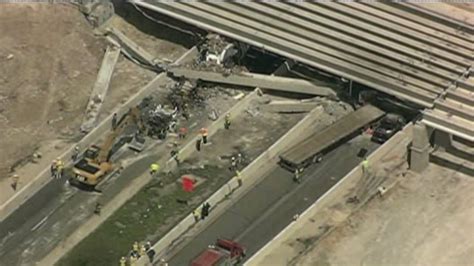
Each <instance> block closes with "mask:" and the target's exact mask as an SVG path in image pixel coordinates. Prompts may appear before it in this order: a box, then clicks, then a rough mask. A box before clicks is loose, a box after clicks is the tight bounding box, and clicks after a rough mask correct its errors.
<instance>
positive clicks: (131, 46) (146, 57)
mask: <svg viewBox="0 0 474 266" xmlns="http://www.w3.org/2000/svg"><path fill="white" fill-rule="evenodd" d="M106 32H107V34H110V35H112V36H108V37H111V38H112V39H113V40H115V41H116V42H118V43H119V44H120V46H121V47H122V49H124V51H123V52H124V53H125V55H127V56H131V57H132V58H136V59H138V60H139V61H140V63H142V64H146V65H149V66H155V65H156V64H157V61H156V58H155V57H154V56H153V55H151V54H150V53H148V52H147V51H146V50H145V49H143V48H142V47H140V46H139V45H138V44H137V43H135V42H134V41H132V40H131V39H130V38H128V37H127V36H126V35H125V34H123V33H122V32H121V31H119V30H118V29H116V28H114V27H110V28H107V29H106Z"/></svg>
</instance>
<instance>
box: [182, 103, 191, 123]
mask: <svg viewBox="0 0 474 266" xmlns="http://www.w3.org/2000/svg"><path fill="white" fill-rule="evenodd" d="M182 115H183V117H184V119H186V120H189V112H188V104H187V103H185V104H183V108H182Z"/></svg>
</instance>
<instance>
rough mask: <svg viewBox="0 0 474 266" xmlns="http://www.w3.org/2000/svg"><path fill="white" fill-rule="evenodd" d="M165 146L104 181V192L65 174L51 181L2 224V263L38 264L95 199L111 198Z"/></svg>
mask: <svg viewBox="0 0 474 266" xmlns="http://www.w3.org/2000/svg"><path fill="white" fill-rule="evenodd" d="M124 148H125V147H124ZM165 149H166V148H165V147H160V148H159V149H157V150H156V151H154V152H153V154H149V155H146V154H144V158H141V159H140V160H136V161H135V162H132V163H131V164H130V165H129V166H128V167H126V168H125V169H124V170H123V172H122V173H121V174H120V176H115V177H112V178H111V179H110V180H109V181H110V182H109V181H106V182H105V183H107V184H106V185H104V187H103V194H99V193H97V192H87V191H82V190H79V189H77V188H75V187H72V186H70V185H68V184H67V183H66V178H63V179H60V180H53V181H52V182H50V183H48V184H47V185H46V186H45V187H43V188H42V189H41V190H40V191H39V192H38V193H36V194H35V195H34V196H33V197H32V198H31V199H29V200H28V201H27V202H26V203H25V204H23V205H22V206H21V207H20V208H19V209H18V210H16V211H15V212H14V213H13V214H12V215H10V216H9V217H8V218H7V219H5V220H4V221H3V222H2V223H1V224H0V265H12V266H13V265H22V266H23V265H35V262H36V261H37V260H38V259H40V258H42V257H44V256H45V255H46V254H48V253H49V251H51V250H52V249H53V248H54V247H55V246H56V245H57V243H59V241H61V240H62V238H63V237H64V236H67V235H69V234H71V233H72V232H73V231H74V230H75V229H76V228H77V227H78V226H79V225H81V224H82V223H83V222H84V221H85V220H87V219H88V218H89V217H90V216H92V215H94V214H93V210H94V206H95V203H96V202H98V201H100V203H102V204H105V203H106V202H108V201H109V200H111V199H112V198H113V196H115V195H116V194H117V193H119V192H120V190H121V189H122V188H123V187H124V186H126V185H127V184H129V183H130V182H131V181H132V179H133V178H134V177H136V176H138V175H140V174H141V173H144V172H145V171H147V170H148V167H149V165H150V163H152V162H153V161H156V160H157V159H158V158H159V155H158V154H160V153H163V151H164V150H165ZM132 154H133V152H131V151H129V150H127V149H126V148H125V150H124V151H123V152H119V154H118V157H119V158H122V157H124V158H127V157H130V155H132ZM112 181H113V182H112Z"/></svg>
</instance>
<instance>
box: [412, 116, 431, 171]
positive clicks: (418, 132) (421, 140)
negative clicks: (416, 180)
mask: <svg viewBox="0 0 474 266" xmlns="http://www.w3.org/2000/svg"><path fill="white" fill-rule="evenodd" d="M431 133H432V130H431V129H429V128H427V127H426V125H424V124H422V123H416V124H415V125H414V126H413V141H412V144H411V147H410V169H411V170H412V171H414V172H417V173H421V172H423V170H425V169H426V167H428V164H429V162H430V150H431V145H430V135H431Z"/></svg>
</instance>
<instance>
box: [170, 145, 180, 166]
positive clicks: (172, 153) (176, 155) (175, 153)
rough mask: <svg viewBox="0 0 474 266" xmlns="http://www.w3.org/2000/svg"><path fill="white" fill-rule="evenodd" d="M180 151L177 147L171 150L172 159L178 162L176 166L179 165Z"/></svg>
mask: <svg viewBox="0 0 474 266" xmlns="http://www.w3.org/2000/svg"><path fill="white" fill-rule="evenodd" d="M178 154H179V151H178V148H177V147H175V148H173V149H172V150H171V158H173V159H174V160H175V161H176V164H177V165H179V163H180V161H179V157H178Z"/></svg>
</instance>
